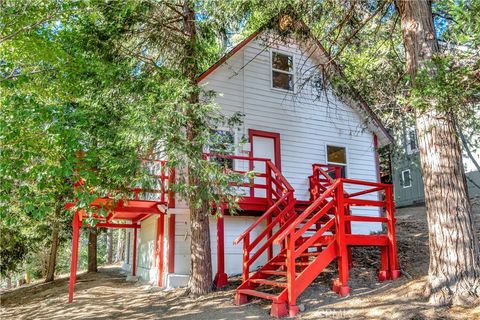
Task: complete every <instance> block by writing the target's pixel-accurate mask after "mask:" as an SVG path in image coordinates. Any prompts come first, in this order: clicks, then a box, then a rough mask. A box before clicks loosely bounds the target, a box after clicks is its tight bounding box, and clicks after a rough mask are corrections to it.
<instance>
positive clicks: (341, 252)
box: [333, 182, 350, 297]
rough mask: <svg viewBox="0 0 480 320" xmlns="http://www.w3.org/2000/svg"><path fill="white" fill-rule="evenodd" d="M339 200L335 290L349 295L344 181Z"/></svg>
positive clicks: (336, 196)
mask: <svg viewBox="0 0 480 320" xmlns="http://www.w3.org/2000/svg"><path fill="white" fill-rule="evenodd" d="M335 200H336V202H337V208H336V209H337V214H336V218H337V235H336V237H337V246H338V247H337V248H338V249H337V250H338V281H334V285H333V291H335V292H336V293H338V294H339V295H340V296H342V297H343V296H347V295H348V294H349V293H350V288H349V287H348V272H349V270H348V250H347V241H346V237H345V203H344V189H343V182H341V183H340V184H339V185H338V186H337V193H336V195H335Z"/></svg>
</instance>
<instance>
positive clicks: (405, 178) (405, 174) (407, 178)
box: [402, 169, 412, 188]
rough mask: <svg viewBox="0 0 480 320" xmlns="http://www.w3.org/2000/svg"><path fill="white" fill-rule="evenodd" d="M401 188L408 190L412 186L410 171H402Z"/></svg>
mask: <svg viewBox="0 0 480 320" xmlns="http://www.w3.org/2000/svg"><path fill="white" fill-rule="evenodd" d="M402 186H403V187H404V188H410V187H411V186H412V174H411V172H410V169H407V170H403V171H402Z"/></svg>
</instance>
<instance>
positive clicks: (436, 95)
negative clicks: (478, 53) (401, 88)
mask: <svg viewBox="0 0 480 320" xmlns="http://www.w3.org/2000/svg"><path fill="white" fill-rule="evenodd" d="M478 67H480V63H479V62H478V61H477V63H476V65H475V64H473V65H471V64H459V63H458V61H456V60H455V57H453V56H451V55H446V56H436V57H433V58H432V59H431V61H430V62H429V63H427V64H425V65H424V66H422V68H421V69H420V70H419V72H418V73H417V74H416V76H415V81H414V83H413V86H412V89H411V90H410V92H409V96H408V97H406V98H403V97H401V98H400V101H401V102H402V103H404V104H407V105H409V106H411V107H413V108H418V109H421V110H425V109H427V108H430V107H431V106H432V105H433V106H435V107H436V108H437V109H439V110H446V111H450V112H456V111H458V110H459V109H464V108H465V107H466V106H468V104H470V103H472V101H475V99H478V98H479V96H478V95H479V94H480V81H479V80H478V78H477V77H476V76H475V69H478Z"/></svg>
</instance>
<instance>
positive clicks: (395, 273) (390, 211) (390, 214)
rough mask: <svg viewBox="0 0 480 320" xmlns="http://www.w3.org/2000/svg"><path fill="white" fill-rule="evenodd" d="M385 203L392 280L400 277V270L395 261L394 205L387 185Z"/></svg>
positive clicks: (390, 189) (391, 193) (391, 191)
mask: <svg viewBox="0 0 480 320" xmlns="http://www.w3.org/2000/svg"><path fill="white" fill-rule="evenodd" d="M385 196H386V199H385V200H386V203H387V219H388V222H387V230H388V240H389V246H388V249H389V259H388V260H389V263H390V273H391V274H390V277H391V279H392V280H395V279H397V278H398V277H400V270H399V267H398V260H397V236H396V232H395V214H394V210H395V209H394V208H395V203H394V202H393V186H392V185H389V186H388V187H386V189H385Z"/></svg>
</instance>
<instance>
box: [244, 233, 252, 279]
mask: <svg viewBox="0 0 480 320" xmlns="http://www.w3.org/2000/svg"><path fill="white" fill-rule="evenodd" d="M249 246H250V233H247V235H246V236H245V238H244V239H243V269H242V281H243V282H245V281H247V279H248V276H249V273H250V266H249V265H248V263H249V261H248V260H250V252H249V251H248V247H249Z"/></svg>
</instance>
